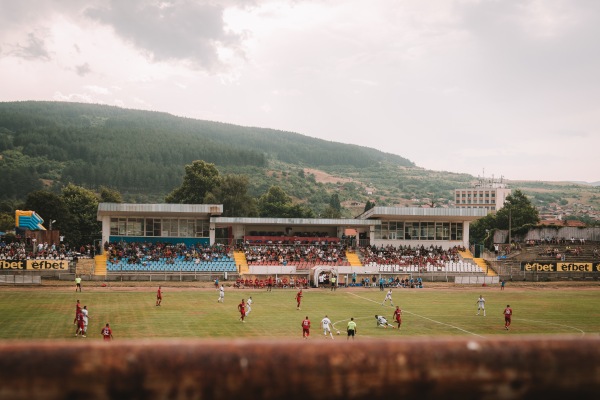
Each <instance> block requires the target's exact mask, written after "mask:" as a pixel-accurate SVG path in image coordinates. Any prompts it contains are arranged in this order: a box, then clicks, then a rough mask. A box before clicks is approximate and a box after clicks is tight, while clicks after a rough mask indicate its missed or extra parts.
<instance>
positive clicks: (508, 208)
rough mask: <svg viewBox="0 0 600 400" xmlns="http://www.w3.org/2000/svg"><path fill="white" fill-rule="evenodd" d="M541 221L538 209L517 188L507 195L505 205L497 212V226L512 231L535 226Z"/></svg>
mask: <svg viewBox="0 0 600 400" xmlns="http://www.w3.org/2000/svg"><path fill="white" fill-rule="evenodd" d="M539 221H540V216H539V213H538V210H537V209H536V208H535V207H534V206H533V204H531V201H530V200H529V199H528V198H527V196H525V194H523V192H521V191H520V190H518V189H517V190H515V191H514V192H513V193H512V194H510V195H508V196H507V197H506V201H505V202H504V206H503V207H502V208H501V209H500V210H498V212H497V213H496V228H498V229H509V227H510V229H511V231H512V232H511V233H513V232H517V231H522V229H523V228H526V227H528V226H534V225H536V224H537V223H538V222H539Z"/></svg>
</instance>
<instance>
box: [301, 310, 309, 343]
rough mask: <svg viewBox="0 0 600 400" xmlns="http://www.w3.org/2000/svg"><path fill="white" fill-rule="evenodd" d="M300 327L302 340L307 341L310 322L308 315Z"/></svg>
mask: <svg viewBox="0 0 600 400" xmlns="http://www.w3.org/2000/svg"><path fill="white" fill-rule="evenodd" d="M301 326H302V337H303V338H304V339H308V337H309V336H310V320H309V319H308V315H307V316H306V318H304V320H303V321H302V324H301Z"/></svg>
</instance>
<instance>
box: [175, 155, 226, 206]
mask: <svg viewBox="0 0 600 400" xmlns="http://www.w3.org/2000/svg"><path fill="white" fill-rule="evenodd" d="M220 184H221V177H220V176H219V171H218V170H217V168H216V167H215V164H209V163H207V162H205V161H202V160H197V161H194V162H193V163H192V164H191V165H186V166H185V176H184V177H183V183H182V184H181V186H179V187H178V188H176V189H175V190H173V191H172V192H171V193H169V194H168V195H167V197H166V198H165V201H166V202H167V203H180V204H204V196H206V194H207V193H209V192H212V191H213V190H214V189H215V188H216V187H218V186H219V185H220Z"/></svg>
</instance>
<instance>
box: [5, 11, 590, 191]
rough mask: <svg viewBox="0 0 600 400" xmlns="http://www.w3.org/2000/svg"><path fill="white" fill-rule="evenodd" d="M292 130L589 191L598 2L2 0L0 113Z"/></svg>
mask: <svg viewBox="0 0 600 400" xmlns="http://www.w3.org/2000/svg"><path fill="white" fill-rule="evenodd" d="M20 100H48V101H70V102H86V103H97V104H108V105H116V106H120V107H124V108H133V109H143V110H152V111H162V112H168V113H171V114H174V115H177V116H185V117H189V118H196V119H203V120H211V121H220V122H226V123H232V124H237V125H243V126H254V127H262V128H272V129H277V130H283V131H291V132H297V133H300V134H303V135H306V136H311V137H317V138H321V139H325V140H330V141H335V142H342V143H352V144H357V145H361V146H368V147H372V148H376V149H379V150H382V151H385V152H388V153H393V154H398V155H400V156H402V157H405V158H408V159H409V160H411V161H413V162H414V163H415V164H416V165H417V166H419V167H423V168H426V169H431V170H437V171H450V172H458V173H468V174H471V175H473V176H475V177H477V176H485V177H492V176H493V177H495V178H500V177H504V178H505V179H506V180H508V181H511V180H541V181H587V182H597V181H600V156H599V154H600V1H598V0H369V1H365V0H246V1H243V0H213V1H209V0H194V1H192V0H171V1H153V0H126V1H123V0H89V1H85V0H19V1H14V0H0V101H20Z"/></svg>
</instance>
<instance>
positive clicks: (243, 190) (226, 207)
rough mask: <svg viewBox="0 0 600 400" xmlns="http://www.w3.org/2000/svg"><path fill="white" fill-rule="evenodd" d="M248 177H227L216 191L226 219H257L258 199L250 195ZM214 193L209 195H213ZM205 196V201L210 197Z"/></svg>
mask: <svg viewBox="0 0 600 400" xmlns="http://www.w3.org/2000/svg"><path fill="white" fill-rule="evenodd" d="M248 187H249V179H248V177H247V176H246V175H225V176H224V177H223V179H222V180H221V185H220V186H219V187H217V188H215V190H214V199H215V200H216V203H220V204H223V216H224V217H256V216H258V209H257V206H256V199H255V198H254V197H252V196H250V195H249V194H248ZM211 194H213V193H209V195H211ZM209 195H207V196H205V200H207V198H208V197H209Z"/></svg>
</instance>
